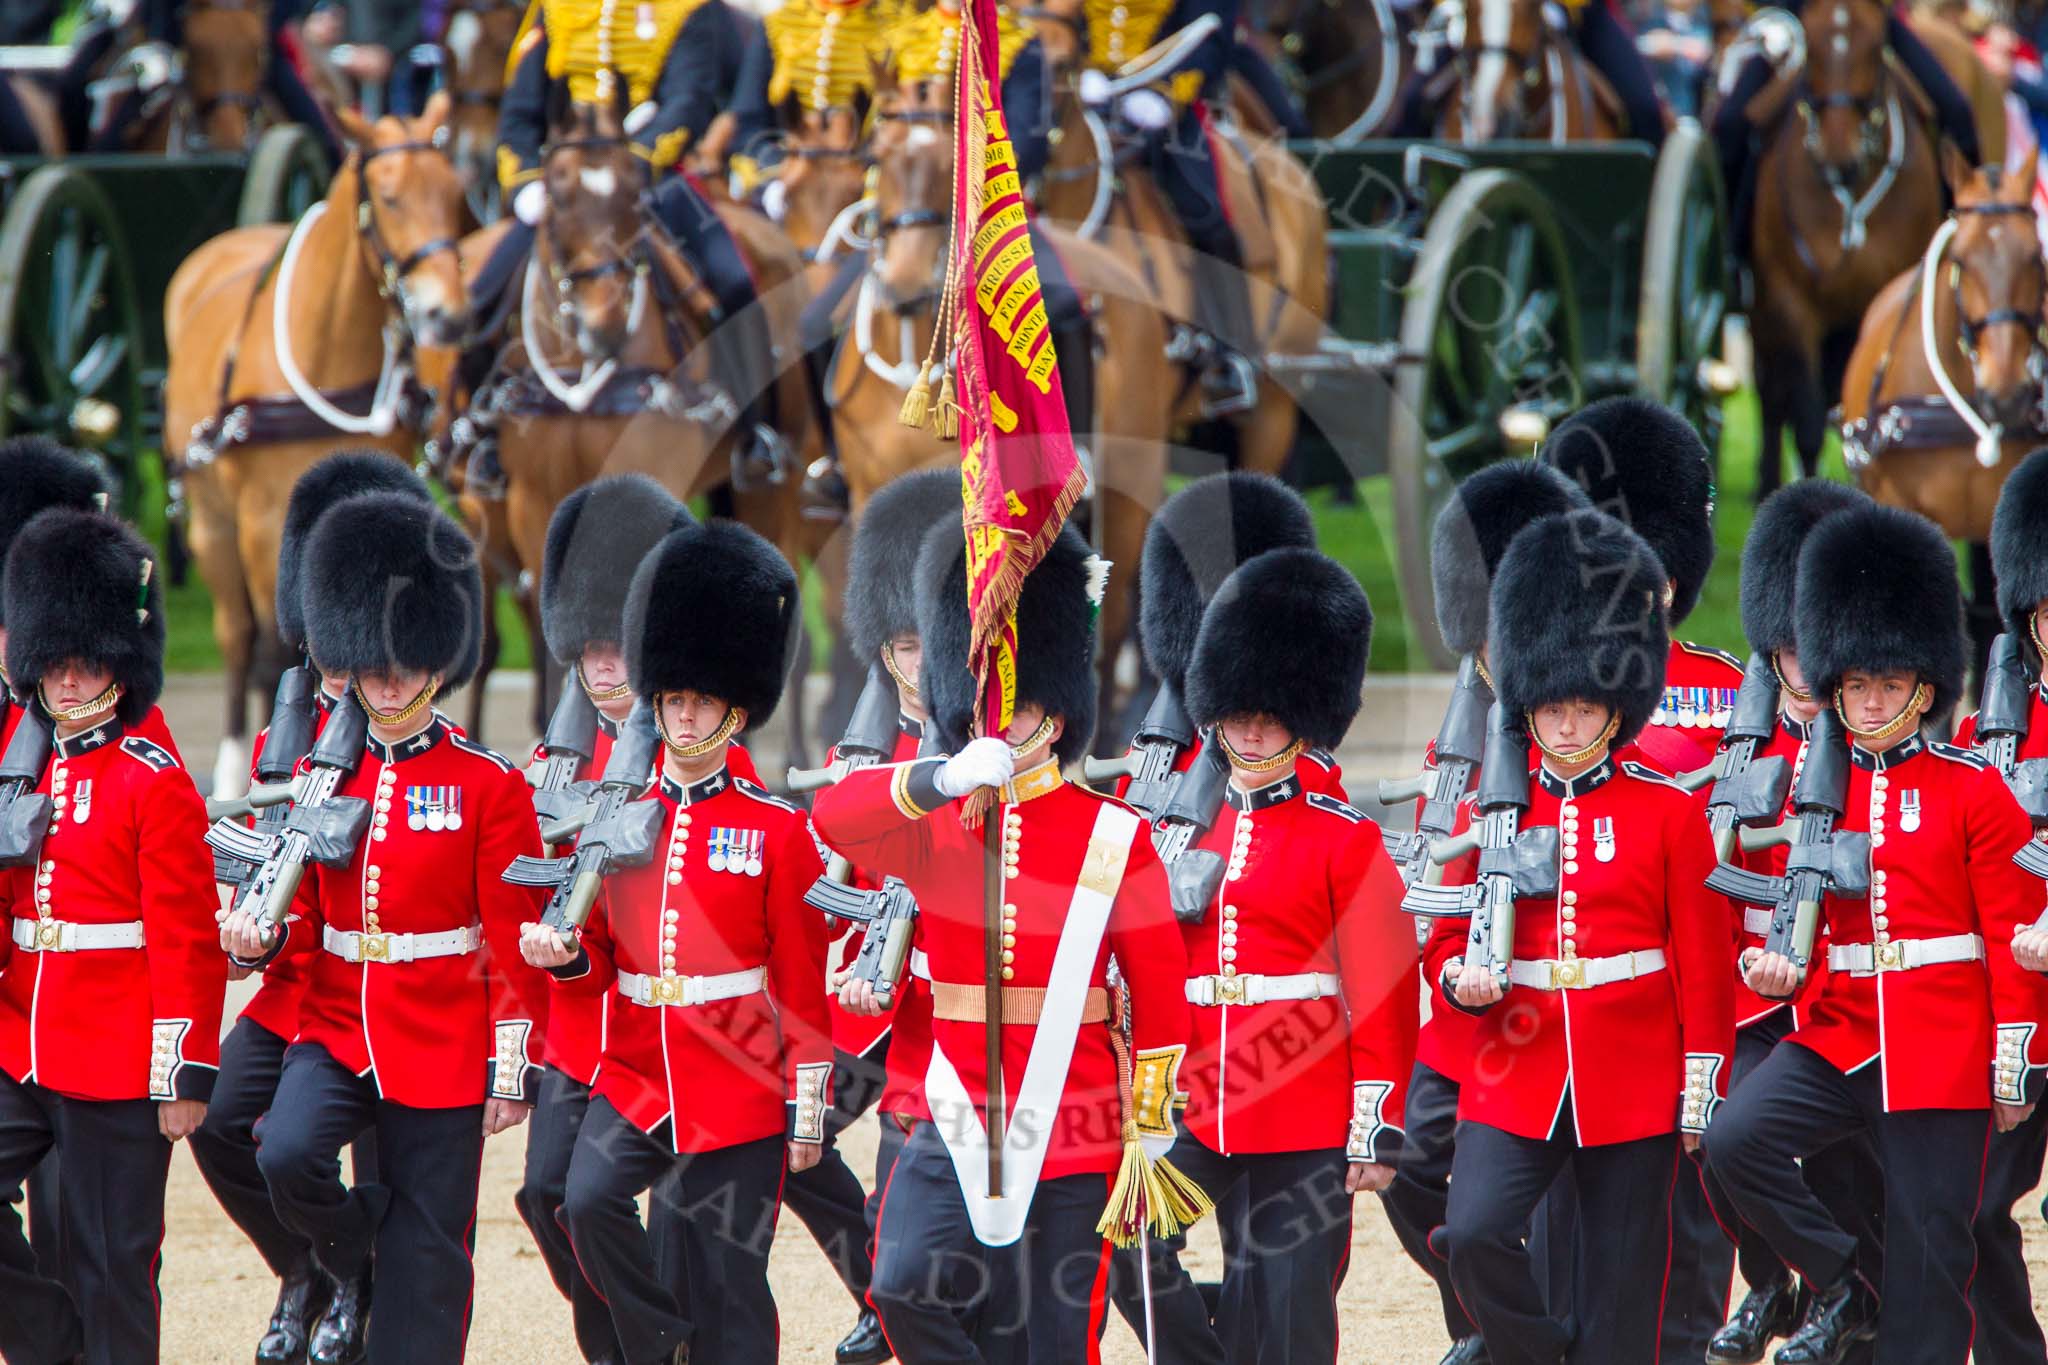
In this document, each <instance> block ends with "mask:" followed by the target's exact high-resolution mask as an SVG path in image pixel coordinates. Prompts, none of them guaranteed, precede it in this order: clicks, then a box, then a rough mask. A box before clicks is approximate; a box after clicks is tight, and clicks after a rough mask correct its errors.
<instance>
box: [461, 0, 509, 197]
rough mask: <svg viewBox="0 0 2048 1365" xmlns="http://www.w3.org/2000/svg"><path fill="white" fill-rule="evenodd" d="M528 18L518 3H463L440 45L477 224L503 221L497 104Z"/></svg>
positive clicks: (464, 175) (491, 0)
mask: <svg viewBox="0 0 2048 1365" xmlns="http://www.w3.org/2000/svg"><path fill="white" fill-rule="evenodd" d="M524 13H525V6H524V5H522V4H520V3H519V0H462V3H460V4H458V5H457V6H456V7H455V10H454V12H453V13H451V14H450V15H449V16H448V30H447V33H446V35H445V36H444V37H443V38H442V40H441V46H442V49H443V51H444V52H445V54H446V59H445V61H444V62H443V64H442V68H441V70H442V76H443V79H444V81H445V82H446V84H445V86H444V88H445V89H446V90H447V91H448V94H449V96H450V97H451V98H453V100H454V101H455V113H454V115H453V117H452V118H451V119H450V122H449V128H450V130H451V131H452V132H453V134H454V136H455V167H456V169H457V170H458V171H460V172H461V173H462V183H463V185H464V186H465V187H466V189H467V191H468V194H469V207H470V211H471V212H472V213H474V214H475V215H476V220H477V222H478V223H490V222H495V221H496V220H497V217H498V210H499V198H500V190H499V186H498V105H499V103H500V102H501V101H502V100H503V99H504V97H505V65H506V63H507V62H508V61H510V60H511V57H512V44H513V43H514V42H516V41H517V40H518V37H519V20H520V17H521V15H522V14H524Z"/></svg>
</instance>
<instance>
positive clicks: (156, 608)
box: [0, 507, 164, 725]
mask: <svg viewBox="0 0 2048 1365" xmlns="http://www.w3.org/2000/svg"><path fill="white" fill-rule="evenodd" d="M162 577H163V576H162V575H161V574H159V573H158V572H157V568H156V552H155V551H154V550H152V549H151V548H150V547H149V544H148V543H147V542H146V541H144V540H143V539H142V537H141V536H139V535H137V534H136V533H135V531H134V530H133V529H131V528H130V527H128V526H126V525H123V524H122V523H121V522H119V521H116V520H115V519H114V518H112V517H110V516H107V515H106V514H105V513H103V512H89V511H80V510H79V509H78V508H75V507H57V508H51V509H50V510H48V511H45V512H43V513H42V514H40V515H39V516H37V517H35V518H34V519H33V520H31V521H30V522H29V523H28V525H26V526H24V527H22V528H21V533H20V534H19V535H17V536H15V538H14V546H13V548H12V550H10V551H9V553H8V555H7V572H6V579H5V584H4V587H0V597H4V598H5V599H6V604H7V607H6V610H7V622H8V627H7V673H8V677H9V678H10V679H11V680H12V681H13V684H14V687H15V689H16V690H17V691H18V692H20V694H21V695H22V696H24V697H26V696H28V695H30V694H32V693H33V692H34V691H35V689H36V687H37V685H38V684H39V683H41V682H42V680H43V676H44V675H45V674H46V673H48V672H49V671H50V670H51V669H52V668H55V667H56V666H57V665H59V664H61V663H63V662H64V661H65V660H66V659H85V660H88V661H90V662H92V663H95V664H98V665H99V666H101V667H102V668H105V669H106V670H107V671H108V672H110V673H112V674H113V675H114V681H115V683H117V684H118V685H119V686H120V688H121V700H120V703H119V705H118V706H117V707H116V708H115V714H116V715H118V716H119V717H120V719H121V723H122V724H123V725H134V724H135V723H136V722H138V721H140V720H141V719H142V718H143V717H144V716H146V715H148V714H149V710H150V708H151V707H153V706H155V705H156V702H157V698H158V697H160V696H162V695H163V690H164V592H163V582H162Z"/></svg>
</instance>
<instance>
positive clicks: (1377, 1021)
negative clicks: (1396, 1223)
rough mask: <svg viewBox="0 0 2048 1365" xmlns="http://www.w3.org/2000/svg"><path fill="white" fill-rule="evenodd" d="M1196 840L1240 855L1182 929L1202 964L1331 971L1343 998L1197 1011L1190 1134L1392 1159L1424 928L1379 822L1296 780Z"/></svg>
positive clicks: (1411, 1060)
mask: <svg viewBox="0 0 2048 1365" xmlns="http://www.w3.org/2000/svg"><path fill="white" fill-rule="evenodd" d="M1227 800H1228V802H1229V805H1230V808H1231V810H1232V811H1234V812H1235V814H1234V816H1226V817H1225V818H1223V819H1219V820H1218V821H1217V822H1216V824H1215V826H1214V827H1213V828H1211V829H1210V830H1209V832H1208V833H1207V834H1206V835H1204V836H1203V837H1202V838H1201V840H1200V841H1198V842H1197V844H1196V845H1195V846H1196V847H1197V848H1202V849H1207V850H1209V851H1211V852H1214V853H1216V854H1218V855H1219V856H1222V857H1224V858H1226V859H1230V860H1231V863H1230V865H1231V866H1232V867H1234V868H1236V871H1234V872H1232V873H1229V874H1227V876H1226V880H1225V881H1224V882H1223V883H1222V885H1221V886H1220V887H1219V888H1218V890H1217V895H1216V901H1215V904H1214V905H1212V906H1211V907H1210V908H1209V913H1208V914H1207V915H1205V916H1204V917H1203V919H1202V922H1201V923H1200V924H1193V925H1183V926H1182V931H1183V934H1184V936H1185V938H1186V941H1187V947H1188V963H1189V970H1190V971H1191V972H1195V973H1201V974H1203V975H1205V976H1214V977H1220V978H1223V979H1225V980H1236V979H1239V978H1246V977H1249V978H1253V979H1256V978H1258V977H1262V976H1263V977H1274V976H1294V975H1297V974H1303V973H1317V974H1322V975H1331V976H1335V977H1336V978H1337V981H1338V990H1339V993H1338V994H1334V995H1328V996H1323V997H1321V998H1318V999H1313V1000H1268V1001H1265V1002H1262V1003H1256V1004H1244V1005H1229V1004H1225V1005H1202V1004H1199V1003H1197V1004H1196V1005H1195V1007H1194V1008H1193V1009H1191V1010H1190V1011H1189V1033H1190V1042H1189V1069H1188V1071H1187V1072H1186V1073H1185V1074H1186V1077H1187V1080H1186V1084H1187V1090H1188V1110H1187V1123H1188V1129H1189V1131H1190V1132H1192V1133H1193V1134H1194V1135H1195V1136H1196V1137H1197V1138H1199V1139H1200V1140H1201V1141H1202V1143H1203V1144H1204V1145H1205V1146H1207V1147H1209V1148H1210V1149H1211V1150H1212V1151H1217V1152H1222V1153H1224V1154H1226V1155H1228V1154H1231V1153H1236V1152H1299V1151H1311V1150H1316V1149H1327V1148H1336V1147H1343V1146H1345V1145H1346V1140H1347V1136H1348V1135H1349V1133H1350V1126H1351V1120H1352V1116H1353V1102H1354V1097H1357V1096H1360V1094H1361V1092H1360V1090H1359V1088H1360V1087H1364V1091H1363V1094H1362V1098H1363V1099H1364V1101H1365V1111H1364V1112H1365V1114H1366V1120H1365V1122H1364V1123H1363V1124H1362V1126H1361V1132H1362V1133H1363V1135H1364V1141H1363V1142H1362V1143H1361V1144H1360V1151H1359V1155H1360V1157H1361V1159H1370V1160H1373V1161H1379V1162H1384V1163H1387V1164H1392V1163H1393V1162H1394V1160H1395V1159H1396V1156H1397V1155H1398V1153H1399V1150H1400V1146H1401V1127H1402V1112H1403V1100H1404V1097H1405V1096H1406V1093H1407V1089H1408V1075H1409V1072H1410V1071H1411V1070H1412V1069H1413V1067H1414V1064H1415V1029H1416V1015H1417V1012H1418V995H1417V992H1416V990H1415V976H1414V971H1415V929H1414V922H1413V921H1412V920H1411V919H1410V918H1409V917H1408V916H1406V915H1404V914H1402V913H1401V909H1400V904H1401V879H1400V876H1399V874H1398V873H1397V872H1396V871H1395V869H1394V865H1393V863H1392V861H1391V860H1390V859H1389V858H1388V857H1387V855H1386V850H1385V848H1384V846H1383V845H1382V844H1381V841H1380V831H1379V826H1378V825H1376V824H1374V823H1373V822H1372V821H1371V820H1368V819H1367V818H1365V815H1364V813H1363V812H1361V811H1358V810H1355V809H1354V808H1352V807H1350V806H1347V805H1345V804H1344V803H1343V802H1341V801H1338V800H1336V799H1335V798H1333V797H1328V796H1322V795H1319V794H1317V795H1308V794H1304V793H1303V792H1302V790H1301V784H1300V783H1299V782H1297V781H1295V780H1294V779H1292V778H1286V779H1282V780H1281V781H1278V782H1273V783H1269V784H1268V785H1266V786H1264V787H1261V788H1258V789H1256V790H1254V791H1252V792H1248V793H1247V792H1242V791H1239V790H1238V789H1237V788H1236V787H1235V786H1234V785H1233V786H1232V787H1231V788H1230V789H1229V792H1228V794H1227Z"/></svg>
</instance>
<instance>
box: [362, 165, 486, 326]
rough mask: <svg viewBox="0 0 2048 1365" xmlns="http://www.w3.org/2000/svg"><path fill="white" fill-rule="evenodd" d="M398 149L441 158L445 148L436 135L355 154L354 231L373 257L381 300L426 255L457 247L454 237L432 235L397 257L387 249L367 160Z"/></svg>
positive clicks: (420, 264)
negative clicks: (433, 236)
mask: <svg viewBox="0 0 2048 1365" xmlns="http://www.w3.org/2000/svg"><path fill="white" fill-rule="evenodd" d="M400 152H432V153H434V154H435V155H436V156H442V157H445V156H447V155H448V149H447V147H446V146H445V145H443V143H442V141H441V139H440V138H438V137H436V138H435V139H433V140H432V141H424V142H423V141H420V140H418V139H413V140H410V141H406V142H394V143H392V144H391V145H390V146H388V147H372V148H370V149H369V150H368V151H365V152H361V153H359V154H358V157H357V161H356V233H357V235H358V236H360V237H361V238H362V239H363V244H364V245H365V246H367V247H368V248H369V249H370V254H371V256H373V257H374V258H375V260H376V266H377V269H376V275H377V293H378V296H379V297H381V298H384V299H389V298H390V297H391V296H392V295H393V294H395V293H397V292H398V287H399V285H400V284H401V283H402V282H403V281H404V279H405V277H406V276H408V275H410V274H412V272H413V271H415V270H417V269H419V268H420V266H422V265H424V264H425V263H426V262H427V260H428V259H429V258H431V257H434V256H438V255H440V254H441V253H442V252H444V251H459V250H460V244H459V243H458V242H457V241H456V239H455V238H453V237H435V238H433V239H432V240H431V241H427V242H423V243H421V244H420V245H419V246H417V247H415V248H414V249H413V250H411V251H409V252H407V253H406V254H405V255H403V256H400V255H399V254H398V253H397V252H395V251H393V250H392V249H391V244H390V243H389V242H387V241H385V240H384V229H383V228H382V226H380V225H379V223H378V221H377V209H376V206H375V205H374V204H372V203H371V202H370V175H369V170H370V163H371V162H372V161H375V160H376V159H377V158H378V157H380V156H394V155H396V154H398V153H400Z"/></svg>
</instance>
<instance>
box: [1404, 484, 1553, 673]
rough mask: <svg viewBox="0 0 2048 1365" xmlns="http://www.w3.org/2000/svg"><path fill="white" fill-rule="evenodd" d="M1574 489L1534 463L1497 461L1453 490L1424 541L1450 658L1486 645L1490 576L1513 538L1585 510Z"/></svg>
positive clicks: (1439, 625) (1438, 618)
mask: <svg viewBox="0 0 2048 1365" xmlns="http://www.w3.org/2000/svg"><path fill="white" fill-rule="evenodd" d="M1591 505H1592V504H1591V503H1589V502H1588V501H1587V500H1586V495H1585V494H1584V493H1583V492H1581V491H1580V489H1579V486H1578V485H1577V484H1575V483H1573V482H1572V481H1571V480H1570V479H1568V478H1566V477H1565V476H1564V475H1563V474H1561V473H1559V472H1558V471H1557V470H1555V469H1553V468H1551V467H1550V466H1549V465H1547V464H1543V463H1541V462H1540V461H1537V460H1503V461H1502V462H1501V463H1499V464H1491V465H1488V466H1487V467H1486V468H1484V469H1482V470H1480V471H1479V472H1478V473H1476V474H1473V475H1471V476H1469V477H1468V478H1466V479H1465V480H1464V481H1463V482H1462V483H1460V484H1459V485H1458V486H1457V487H1456V488H1455V489H1453V490H1452V492H1451V496H1450V499H1449V500H1448V501H1447V502H1445V503H1444V506H1443V510H1442V511H1441V512H1438V513H1437V516H1436V525H1435V526H1434V527H1433V528H1431V530H1430V536H1429V574H1430V583H1431V586H1432V588H1433V591H1434V595H1435V597H1436V627H1437V630H1438V632H1439V633H1441V634H1442V636H1443V639H1444V647H1445V648H1447V649H1449V650H1450V651H1451V653H1453V654H1459V655H1463V654H1471V653H1474V652H1476V651H1477V650H1478V649H1479V648H1480V646H1482V645H1484V644H1485V643H1486V614H1487V602H1488V600H1489V598H1490V596H1491V594H1492V592H1493V575H1494V571H1495V570H1496V569H1498V568H1499V567H1500V559H1501V556H1502V555H1504V554H1506V553H1507V552H1508V546H1509V544H1510V543H1512V542H1513V540H1514V538H1515V532H1517V531H1519V530H1521V529H1522V528H1523V527H1524V526H1527V525H1528V524H1529V523H1530V522H1532V521H1534V520H1536V518H1538V517H1547V516H1551V515H1552V514H1554V513H1558V512H1569V511H1572V510H1573V509H1574V508H1581V507H1590V506H1591Z"/></svg>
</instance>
